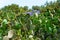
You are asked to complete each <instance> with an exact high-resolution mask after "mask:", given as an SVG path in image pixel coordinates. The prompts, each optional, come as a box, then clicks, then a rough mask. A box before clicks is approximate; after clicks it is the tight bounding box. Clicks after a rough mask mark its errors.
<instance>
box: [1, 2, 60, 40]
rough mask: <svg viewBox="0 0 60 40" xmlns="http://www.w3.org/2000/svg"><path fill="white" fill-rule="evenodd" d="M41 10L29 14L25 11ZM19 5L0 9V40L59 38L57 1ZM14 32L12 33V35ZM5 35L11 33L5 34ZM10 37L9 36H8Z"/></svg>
mask: <svg viewBox="0 0 60 40" xmlns="http://www.w3.org/2000/svg"><path fill="white" fill-rule="evenodd" d="M32 9H34V10H39V11H41V12H40V13H39V14H38V13H34V14H32V16H31V15H29V14H27V13H26V12H30V11H32ZM32 9H28V7H27V6H24V7H19V6H18V5H16V4H12V5H9V6H5V7H4V8H2V9H1V10H0V40H2V39H5V38H6V37H7V39H11V40H60V38H59V37H60V36H59V35H60V6H59V2H54V3H52V4H48V5H46V7H44V6H41V7H39V6H33V7H32ZM11 31H13V32H11ZM13 34H14V35H13ZM7 35H11V37H12V38H11V37H10V36H7ZM9 37H10V38H9Z"/></svg>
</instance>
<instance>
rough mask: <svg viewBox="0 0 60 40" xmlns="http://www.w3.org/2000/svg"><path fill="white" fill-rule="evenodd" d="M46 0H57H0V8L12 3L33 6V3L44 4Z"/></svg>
mask: <svg viewBox="0 0 60 40" xmlns="http://www.w3.org/2000/svg"><path fill="white" fill-rule="evenodd" d="M46 1H48V2H50V1H56V0H0V8H2V7H4V6H7V5H11V4H18V5H19V6H28V7H29V8H31V7H32V6H33V5H38V6H41V5H44V4H45V3H46Z"/></svg>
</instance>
